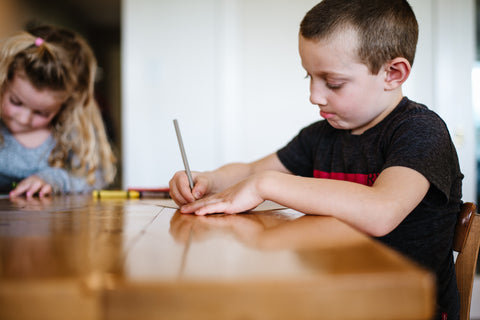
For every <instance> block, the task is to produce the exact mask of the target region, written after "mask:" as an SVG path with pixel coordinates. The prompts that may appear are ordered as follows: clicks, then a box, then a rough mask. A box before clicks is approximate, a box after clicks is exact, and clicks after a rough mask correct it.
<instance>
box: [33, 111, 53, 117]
mask: <svg viewBox="0 0 480 320" xmlns="http://www.w3.org/2000/svg"><path fill="white" fill-rule="evenodd" d="M35 114H36V115H37V116H40V117H42V118H48V117H49V116H50V114H49V113H46V112H41V111H35Z"/></svg>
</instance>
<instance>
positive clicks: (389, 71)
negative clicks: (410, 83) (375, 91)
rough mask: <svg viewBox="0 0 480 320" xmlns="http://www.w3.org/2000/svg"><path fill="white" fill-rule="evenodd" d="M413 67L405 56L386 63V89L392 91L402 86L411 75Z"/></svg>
mask: <svg viewBox="0 0 480 320" xmlns="http://www.w3.org/2000/svg"><path fill="white" fill-rule="evenodd" d="M411 69H412V67H411V66H410V63H409V62H408V60H407V59H405V58H400V57H398V58H395V59H393V60H392V61H390V62H388V63H387V64H385V90H386V91H390V90H394V89H397V88H398V87H400V86H401V85H402V84H403V83H404V82H405V81H406V80H407V79H408V76H409V75H410V70H411Z"/></svg>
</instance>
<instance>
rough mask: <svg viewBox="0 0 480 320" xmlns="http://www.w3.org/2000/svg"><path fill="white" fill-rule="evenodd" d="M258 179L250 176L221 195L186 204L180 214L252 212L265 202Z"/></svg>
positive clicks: (256, 176) (255, 176)
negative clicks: (259, 188)
mask: <svg viewBox="0 0 480 320" xmlns="http://www.w3.org/2000/svg"><path fill="white" fill-rule="evenodd" d="M258 177H259V176H258V175H253V176H250V177H249V178H247V179H245V180H243V181H241V182H239V183H237V184H236V185H234V186H232V187H230V188H228V189H226V190H224V191H222V192H220V193H217V194H214V195H212V196H209V197H206V198H203V199H200V200H197V201H195V202H192V203H189V204H185V205H183V206H182V207H181V208H180V212H181V213H195V214H196V215H206V214H209V213H229V214H233V213H239V212H245V211H248V210H251V209H253V208H255V207H257V206H258V205H259V204H261V203H262V202H263V201H264V200H265V199H263V197H262V196H261V195H260V192H259V190H258V186H257V185H258V181H259V179H258ZM194 190H195V189H194Z"/></svg>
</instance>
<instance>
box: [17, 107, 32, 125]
mask: <svg viewBox="0 0 480 320" xmlns="http://www.w3.org/2000/svg"><path fill="white" fill-rule="evenodd" d="M32 115H33V112H32V110H30V109H27V108H22V110H21V111H19V112H18V113H17V122H19V123H21V124H23V125H27V124H29V123H30V121H31V120H32Z"/></svg>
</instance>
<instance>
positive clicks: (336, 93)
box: [299, 30, 396, 134]
mask: <svg viewBox="0 0 480 320" xmlns="http://www.w3.org/2000/svg"><path fill="white" fill-rule="evenodd" d="M356 48H357V36H356V33H355V32H354V31H348V30H347V31H341V32H338V33H336V34H335V35H334V36H332V37H330V38H329V39H326V40H310V39H305V38H303V37H302V36H301V35H300V37H299V51H300V57H301V59H302V65H303V67H304V68H305V70H306V71H307V75H308V77H309V78H310V101H311V103H312V104H316V105H318V106H319V107H320V116H322V117H323V118H325V119H326V120H327V121H328V122H329V123H330V125H332V126H333V127H334V128H337V129H344V130H352V134H362V133H363V132H365V131H366V130H367V129H369V128H371V127H373V126H374V125H376V124H377V123H378V122H380V121H381V120H382V119H383V118H384V117H385V116H386V115H387V114H388V113H389V112H390V111H391V110H392V109H393V108H394V107H395V106H396V103H395V104H394V105H392V103H391V102H390V101H389V99H388V98H387V95H385V90H384V80H385V70H384V69H383V68H382V69H381V70H380V72H379V73H378V74H377V75H372V74H371V73H370V72H369V70H368V67H367V66H366V65H365V64H363V63H361V62H360V61H359V58H358V57H357V54H356V52H357V51H356Z"/></svg>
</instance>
